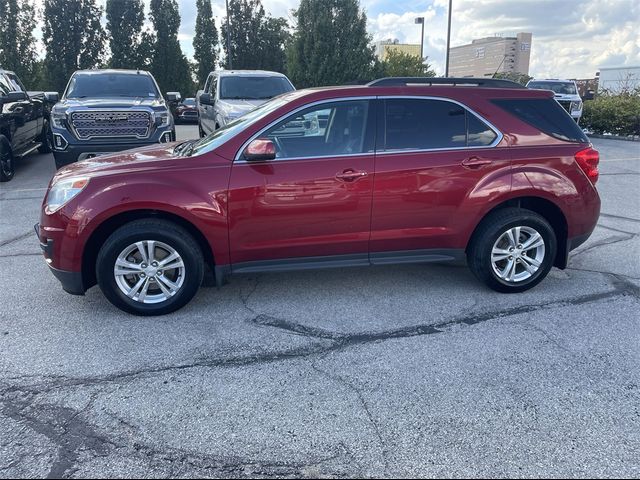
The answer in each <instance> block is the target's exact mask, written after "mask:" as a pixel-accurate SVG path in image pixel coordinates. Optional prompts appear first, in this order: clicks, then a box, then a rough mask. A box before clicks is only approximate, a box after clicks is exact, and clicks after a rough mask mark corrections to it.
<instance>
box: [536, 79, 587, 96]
mask: <svg viewBox="0 0 640 480" xmlns="http://www.w3.org/2000/svg"><path fill="white" fill-rule="evenodd" d="M527 87H528V88H533V89H535V90H551V91H553V92H555V93H560V94H563V95H575V94H576V93H578V92H576V86H575V84H574V83H573V82H529V83H528V84H527Z"/></svg>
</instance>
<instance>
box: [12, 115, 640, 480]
mask: <svg viewBox="0 0 640 480" xmlns="http://www.w3.org/2000/svg"><path fill="white" fill-rule="evenodd" d="M195 135H197V127H195V126H179V127H178V136H179V137H182V138H193V137H194V136H195ZM594 145H595V147H596V148H597V149H599V150H600V153H601V159H602V160H601V177H600V180H599V183H598V188H599V190H600V192H601V196H602V217H601V219H600V223H599V226H598V228H597V230H596V232H595V233H594V235H593V236H592V237H591V239H590V240H589V241H588V242H587V243H586V244H584V245H583V246H581V247H580V248H579V249H578V250H577V251H576V252H574V253H573V256H572V258H571V263H570V268H569V269H567V270H564V271H560V270H553V271H552V272H551V274H550V275H549V277H548V278H547V279H546V280H545V281H544V282H543V283H542V284H541V285H539V286H538V287H536V288H535V289H533V290H531V291H528V292H526V293H524V294H520V295H501V294H498V293H495V292H493V291H490V290H488V289H487V288H485V287H483V286H482V285H481V284H480V283H479V282H478V281H477V280H475V278H473V276H472V275H471V273H470V272H469V271H468V270H467V269H466V268H464V267H461V266H439V265H408V266H393V267H371V268H352V269H336V270H323V271H313V272H295V273H278V274H260V275H239V276H236V277H233V278H231V280H230V283H229V284H228V285H226V286H225V287H223V288H222V289H220V290H217V289H215V288H204V289H201V291H200V292H199V293H198V295H197V296H196V298H195V299H194V301H192V302H191V303H190V304H189V305H188V306H187V307H185V308H184V309H182V310H180V311H179V312H177V313H175V314H172V315H169V316H165V317H160V318H138V317H133V316H129V315H126V314H124V313H122V312H121V311H119V310H116V309H115V307H113V306H111V305H110V304H109V303H108V302H107V301H106V299H105V298H104V297H103V296H102V294H101V292H100V291H99V290H98V289H97V288H93V289H91V290H90V291H89V292H87V295H86V296H84V297H74V296H70V295H67V294H65V293H64V292H63V291H62V290H61V288H60V286H59V284H58V282H57V281H56V280H55V278H54V277H53V275H51V274H50V273H49V272H48V271H47V267H46V265H45V263H44V261H43V258H42V256H41V254H40V251H39V247H38V244H37V240H36V237H35V233H34V232H33V224H34V223H35V222H36V221H38V217H39V207H40V202H41V200H42V196H43V194H44V191H45V187H46V184H47V182H48V180H49V178H50V176H51V174H52V173H53V170H54V167H53V159H52V158H51V156H50V155H34V156H30V157H28V158H26V159H24V160H23V161H22V162H21V163H20V164H19V165H18V167H17V171H16V177H15V179H14V180H13V181H12V182H10V183H5V184H1V185H0V272H2V275H0V302H1V305H2V307H1V309H0V395H1V400H0V433H1V434H0V476H1V477H12V476H18V477H25V476H47V475H49V476H53V477H60V476H78V477H87V476H124V475H126V476H132V477H133V476H137V475H141V476H172V477H193V476H208V477H212V476H213V477H228V476H234V477H243V476H246V477H255V476H309V477H315V476H319V475H322V476H354V477H357V476H378V475H385V476H403V477H410V476H443V475H444V476H456V477H466V476H591V475H595V476H607V477H616V476H624V477H631V476H633V477H637V476H640V460H639V459H638V454H637V452H638V451H639V450H640V352H639V349H638V345H640V318H639V317H640V314H639V313H638V312H639V310H638V309H639V307H640V291H639V290H640V289H639V286H640V268H639V267H640V240H639V238H640V189H639V187H640V145H639V144H638V143H634V142H623V141H615V140H594Z"/></svg>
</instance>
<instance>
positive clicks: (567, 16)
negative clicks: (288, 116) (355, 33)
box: [38, 0, 640, 78]
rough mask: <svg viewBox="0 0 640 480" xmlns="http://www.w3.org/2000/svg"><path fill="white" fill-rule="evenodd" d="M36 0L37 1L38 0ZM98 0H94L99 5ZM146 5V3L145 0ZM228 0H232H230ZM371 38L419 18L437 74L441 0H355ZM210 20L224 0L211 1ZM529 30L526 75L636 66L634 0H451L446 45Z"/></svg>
mask: <svg viewBox="0 0 640 480" xmlns="http://www.w3.org/2000/svg"><path fill="white" fill-rule="evenodd" d="M41 1H42V0H38V3H40V2H41ZM104 1H105V0H99V3H102V4H104ZM146 1H147V4H148V0H146ZM230 1H233V0H230ZM262 3H263V5H264V7H265V10H266V11H267V12H268V13H269V14H271V15H272V16H275V17H285V18H287V19H288V20H289V21H290V23H293V20H294V18H293V16H292V15H291V10H292V9H295V8H296V7H297V6H298V4H299V0H262ZM360 3H361V6H362V8H363V9H364V11H365V12H366V14H367V18H368V31H369V33H370V34H371V36H372V38H373V41H378V40H384V39H387V38H392V39H395V38H397V39H398V40H400V42H401V43H419V42H420V25H416V24H415V23H414V19H415V18H416V17H424V18H425V38H424V54H425V55H426V56H427V57H428V61H429V63H430V64H432V66H433V67H435V70H436V72H437V74H438V75H442V74H443V73H444V62H445V51H446V35H447V10H448V4H449V0H361V2H360ZM178 4H179V7H180V15H181V18H182V23H181V26H180V32H179V37H178V38H179V40H180V44H181V46H182V49H183V52H184V53H185V54H186V55H187V56H188V57H192V56H193V46H192V41H193V35H194V30H195V18H196V7H195V0H178ZM212 8H213V14H214V16H215V17H216V21H217V25H218V26H220V21H221V20H222V18H223V17H224V11H225V10H224V9H225V0H213V1H212ZM518 32H531V33H532V34H533V40H532V45H531V65H530V69H529V74H530V75H531V76H533V77H536V78H593V77H594V76H595V74H596V72H597V71H598V70H599V68H600V67H618V66H640V33H639V32H640V1H638V0H453V10H452V24H451V46H452V47H454V46H457V45H463V44H465V43H469V42H470V41H471V40H472V39H474V38H482V37H486V36H493V35H503V36H515V34H516V33H518Z"/></svg>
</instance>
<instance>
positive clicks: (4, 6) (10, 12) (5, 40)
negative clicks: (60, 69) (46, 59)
mask: <svg viewBox="0 0 640 480" xmlns="http://www.w3.org/2000/svg"><path fill="white" fill-rule="evenodd" d="M0 12H3V14H2V15H1V16H0V66H1V67H2V68H5V69H7V70H12V71H14V72H15V73H16V75H18V77H20V78H21V79H23V80H22V81H23V82H26V84H27V88H33V87H32V85H33V82H32V77H33V74H34V70H35V63H36V48H35V38H34V37H33V29H34V28H35V26H36V16H35V9H34V7H33V5H32V4H31V3H30V2H29V1H27V0H23V1H18V0H0Z"/></svg>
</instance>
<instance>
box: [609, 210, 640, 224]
mask: <svg viewBox="0 0 640 480" xmlns="http://www.w3.org/2000/svg"><path fill="white" fill-rule="evenodd" d="M600 216H601V217H605V218H616V219H618V220H626V221H629V222H636V223H640V218H633V217H623V216H621V215H613V214H611V213H602V212H600Z"/></svg>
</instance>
